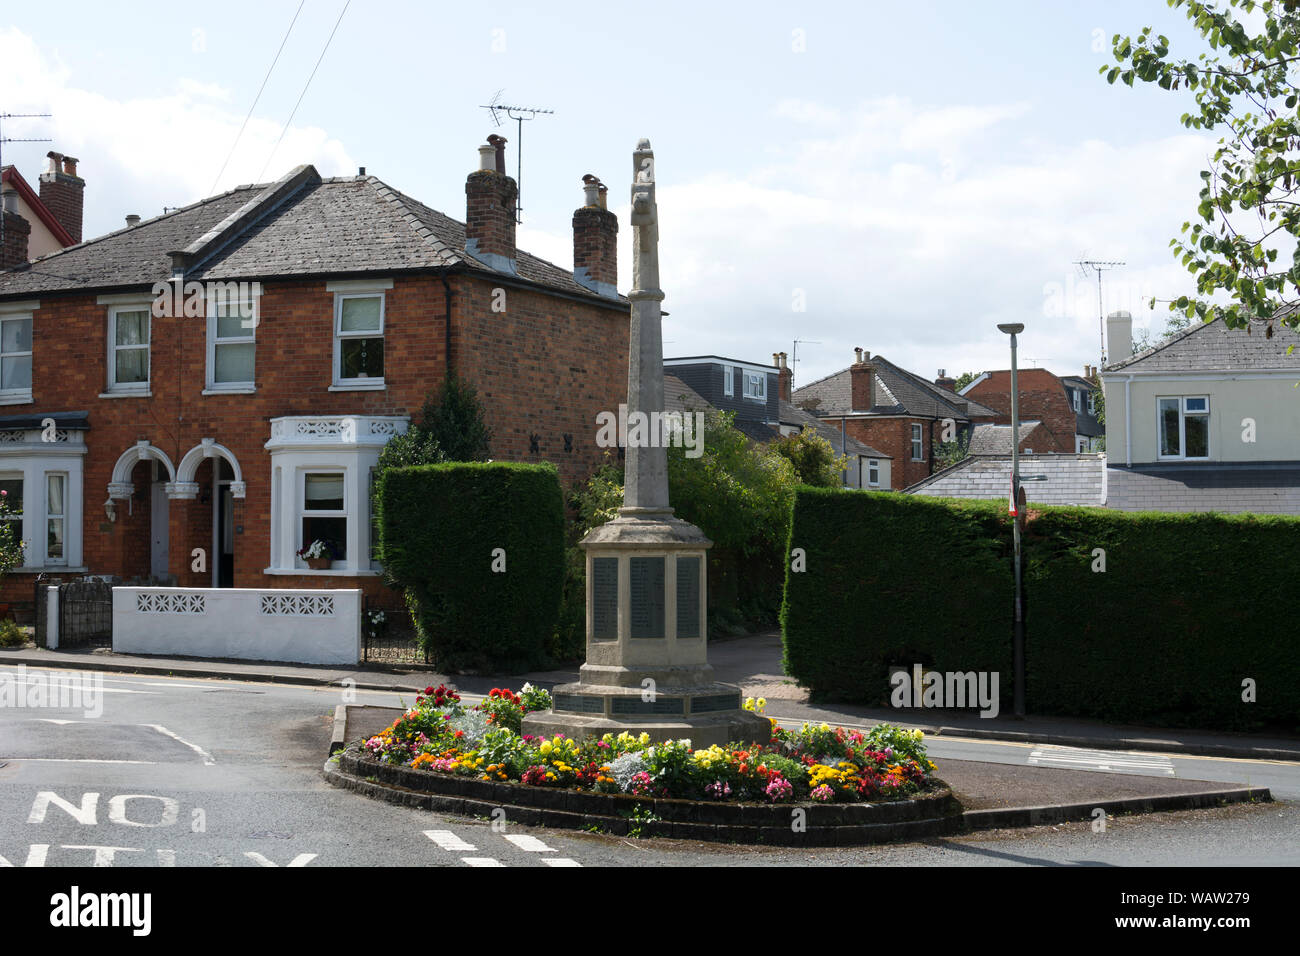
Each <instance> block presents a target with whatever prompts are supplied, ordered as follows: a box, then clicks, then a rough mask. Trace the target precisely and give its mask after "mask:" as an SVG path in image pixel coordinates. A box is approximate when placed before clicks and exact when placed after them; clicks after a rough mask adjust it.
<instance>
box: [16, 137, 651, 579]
mask: <svg viewBox="0 0 1300 956" xmlns="http://www.w3.org/2000/svg"><path fill="white" fill-rule="evenodd" d="M503 146H504V141H499V142H498V143H497V144H496V146H495V148H494V147H493V146H484V147H480V150H479V166H480V168H479V169H477V170H475V171H473V172H472V173H470V174H469V176H468V177H467V180H466V182H465V186H464V189H465V193H466V218H465V222H463V223H462V222H460V221H457V220H455V219H452V218H450V217H449V216H446V215H444V214H443V213H440V212H438V211H436V210H434V209H431V208H430V207H428V206H426V205H424V204H423V203H421V202H419V201H417V200H415V199H413V198H411V197H409V196H406V195H404V194H402V193H400V192H398V191H397V190H395V189H392V188H391V187H389V186H388V185H386V184H385V183H383V182H382V181H380V180H379V179H377V178H376V177H374V176H368V175H365V173H364V171H362V172H361V173H360V174H359V175H357V176H349V177H337V178H330V179H324V178H322V177H320V176H319V175H318V174H317V172H316V170H315V169H313V168H312V167H310V166H305V167H299V168H298V169H296V170H294V171H293V172H291V173H290V174H289V175H287V176H285V177H284V178H283V179H281V180H279V181H277V182H274V183H270V184H264V185H257V186H243V187H239V188H237V189H234V190H231V191H230V192H227V193H223V194H222V195H219V196H213V197H211V198H209V199H205V200H203V201H201V202H198V203H194V204H193V205H190V206H186V207H184V208H181V209H178V210H175V211H172V212H170V213H168V214H166V215H163V216H159V217H156V218H154V219H150V220H148V221H145V222H141V223H138V224H136V225H132V226H129V227H128V228H126V229H122V230H119V231H117V232H114V233H111V234H109V235H106V236H102V237H100V238H98V239H95V240H92V241H89V242H84V243H81V244H79V245H76V246H73V247H71V248H68V249H65V250H60V251H58V252H55V253H52V254H50V255H46V256H44V257H42V258H40V259H38V260H37V262H36V264H35V266H34V267H30V268H29V267H25V266H20V267H18V268H15V269H12V270H10V271H7V272H0V332H2V333H3V334H2V335H0V403H3V404H4V405H7V406H10V408H9V409H7V410H9V411H11V412H12V413H13V414H11V415H9V416H0V482H3V483H5V484H4V487H6V489H7V490H10V491H11V495H13V496H14V497H15V499H18V498H21V503H22V515H21V518H19V519H17V520H20V521H21V523H22V526H23V536H24V538H25V539H26V540H27V541H28V542H29V546H28V550H27V555H26V564H25V566H24V568H23V569H22V570H21V572H20V573H15V574H11V575H9V576H8V577H7V578H6V580H5V582H4V588H3V597H0V600H10V601H23V600H30V599H31V594H32V582H33V578H34V576H35V575H36V574H37V573H40V572H46V573H47V574H69V575H72V574H77V573H94V574H108V575H114V576H117V577H120V578H137V577H149V576H151V575H152V576H155V577H164V576H165V577H167V578H169V579H172V580H174V581H176V582H178V583H179V584H180V585H182V586H186V587H212V586H232V585H233V586H236V587H260V588H267V587H272V588H274V587H360V588H362V589H364V590H365V591H366V592H367V594H375V593H376V592H378V591H379V590H380V588H381V585H380V577H379V574H380V571H379V568H378V566H377V564H376V563H375V561H374V559H373V546H374V540H373V531H372V523H371V518H372V516H371V514H370V488H371V482H372V480H373V468H374V465H375V463H376V461H377V459H378V455H379V451H380V449H381V448H382V446H383V445H384V443H385V442H386V441H387V440H388V439H389V438H390V437H391V436H392V435H394V434H397V433H399V432H401V431H403V430H405V428H406V427H407V425H408V423H409V421H410V418H411V416H412V414H415V413H418V410H419V408H420V407H421V405H422V403H423V402H424V400H425V397H426V396H427V395H428V394H429V392H430V391H432V390H434V389H436V388H437V386H438V385H439V384H440V383H441V382H442V381H443V380H444V377H445V376H446V375H447V373H448V372H454V373H456V374H457V375H459V376H461V377H463V378H464V379H467V380H468V381H470V382H471V383H473V384H474V385H475V386H477V388H478V391H479V395H480V398H481V399H482V401H483V402H484V404H485V406H486V416H487V421H488V424H489V425H490V426H491V427H492V429H493V430H494V437H493V441H492V448H491V453H492V455H493V457H495V458H498V459H507V460H515V461H543V460H550V461H553V462H555V464H556V465H557V467H558V469H559V471H560V475H561V477H562V479H563V480H564V481H565V482H566V483H573V482H577V481H579V480H582V479H584V478H585V477H586V476H587V475H588V474H589V473H590V471H591V470H592V469H593V468H594V467H595V466H596V465H597V463H598V462H599V461H600V459H601V455H602V449H600V448H598V447H597V446H596V443H595V438H596V426H595V422H596V415H597V413H598V412H600V411H606V410H613V409H617V407H618V404H619V402H621V401H624V400H625V399H626V389H627V352H628V302H627V300H626V299H624V298H622V297H620V296H619V295H618V293H617V291H616V288H615V287H616V283H617V268H616V235H617V230H618V223H617V218H616V217H615V215H614V214H613V213H612V212H609V211H608V210H607V209H606V208H604V204H603V199H602V197H601V193H600V191H599V189H598V187H599V183H598V182H595V181H593V182H591V183H588V184H587V186H586V187H585V195H584V203H583V205H582V206H581V207H580V208H579V209H578V210H577V211H576V212H575V213H574V216H573V230H574V269H573V270H572V271H570V270H569V269H566V268H563V267H560V266H557V265H555V264H553V263H550V262H547V261H545V260H542V259H539V258H537V257H535V256H532V255H529V254H528V253H526V252H524V251H522V250H519V249H516V247H515V209H514V206H515V203H514V200H515V195H516V185H515V182H514V180H513V179H511V178H510V177H508V176H506V175H505V174H504V172H503V170H504V156H503V153H502V150H503ZM172 279H176V280H178V281H179V282H181V283H182V284H181V285H178V286H168V285H167V283H168V281H169V280H172ZM190 282H196V283H204V284H205V285H204V286H202V287H201V288H202V289H204V290H207V291H204V292H203V293H202V294H201V295H199V296H198V297H197V298H196V300H195V301H196V304H197V308H196V309H195V310H194V311H193V312H190V313H189V314H185V312H187V311H189V310H182V311H171V312H170V313H167V312H166V311H164V313H163V314H159V313H158V311H157V309H156V307H157V305H158V303H159V301H160V297H159V296H158V294H157V291H158V286H157V285H156V284H159V283H161V284H162V286H161V288H163V289H167V288H174V289H177V290H178V291H179V290H184V289H185V288H187V287H186V286H185V285H184V284H183V283H190ZM209 283H211V284H220V286H221V287H222V288H227V289H234V290H236V292H237V294H238V296H239V297H240V298H239V299H238V300H237V301H235V302H227V303H225V304H223V303H222V302H221V301H220V300H219V299H215V298H212V297H210V291H211V289H212V288H213V287H214V286H212V285H207V284H209ZM196 288H200V287H197V286H196ZM187 301H188V299H187ZM245 314H247V315H248V316H249V318H245V317H244V315H245ZM51 422H52V423H53V425H54V427H49V428H47V427H46V426H47V425H49V424H50V423H51ZM316 538H321V539H324V540H328V541H331V542H332V543H333V544H334V545H335V546H336V551H337V553H336V554H335V555H334V560H333V562H332V564H331V566H330V567H329V568H328V569H323V570H312V569H310V568H308V567H307V565H306V563H305V562H304V561H303V559H301V558H299V557H298V556H297V554H296V552H297V550H298V549H299V548H301V547H303V546H304V545H305V544H309V543H310V542H311V541H312V540H314V539H316ZM200 551H201V552H203V555H202V560H200V559H199V552H200Z"/></svg>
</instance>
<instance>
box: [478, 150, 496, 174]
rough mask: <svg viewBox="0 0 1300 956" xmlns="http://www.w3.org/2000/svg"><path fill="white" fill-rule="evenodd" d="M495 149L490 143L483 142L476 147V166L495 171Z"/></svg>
mask: <svg viewBox="0 0 1300 956" xmlns="http://www.w3.org/2000/svg"><path fill="white" fill-rule="evenodd" d="M496 155H497V151H496V150H495V149H493V148H492V144H491V143H484V144H483V145H482V146H480V147H479V148H478V168H479V169H486V170H488V171H489V172H496V168H497V160H496Z"/></svg>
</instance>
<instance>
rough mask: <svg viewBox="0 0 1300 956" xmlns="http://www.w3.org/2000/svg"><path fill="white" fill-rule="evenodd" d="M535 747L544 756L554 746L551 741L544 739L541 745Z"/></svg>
mask: <svg viewBox="0 0 1300 956" xmlns="http://www.w3.org/2000/svg"><path fill="white" fill-rule="evenodd" d="M537 749H538V751H539V752H540V753H541V755H542V756H543V757H545V756H547V755H548V754H549V753H550V752H551V751H552V750H553V749H554V748H553V747H552V746H551V742H550V741H549V740H548V741H546V743H544V744H542V745H541V746H540V747H538V748H537Z"/></svg>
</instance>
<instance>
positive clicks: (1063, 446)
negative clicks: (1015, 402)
mask: <svg viewBox="0 0 1300 956" xmlns="http://www.w3.org/2000/svg"><path fill="white" fill-rule="evenodd" d="M1085 373H1086V375H1085V377H1082V378H1081V377H1079V376H1067V377H1066V378H1060V377H1058V376H1056V375H1054V374H1052V373H1051V372H1049V371H1048V370H1047V369H1045V368H1022V369H1019V370H1017V373H1016V378H1017V386H1018V388H1019V391H1020V408H1019V412H1020V420H1021V421H1022V422H1030V421H1035V422H1039V423H1040V424H1041V426H1042V427H1041V430H1040V432H1039V434H1038V435H1036V436H1035V439H1034V441H1033V444H1032V446H1031V447H1033V449H1034V451H1037V452H1060V453H1063V454H1066V453H1072V452H1087V451H1098V450H1100V439H1101V438H1102V436H1103V435H1104V434H1105V428H1103V427H1102V425H1101V423H1100V422H1099V421H1098V420H1097V407H1096V392H1097V390H1098V388H1099V386H1098V385H1097V384H1096V382H1095V376H1096V369H1094V368H1091V367H1089V368H1087V369H1085ZM961 394H962V395H963V396H965V397H967V398H970V399H973V400H975V401H978V402H980V403H982V404H984V405H986V406H988V407H989V408H992V409H995V410H996V411H997V417H996V418H995V419H993V421H994V422H995V423H996V424H998V425H1010V424H1011V370H1010V369H1001V370H999V371H994V372H983V373H981V374H980V375H978V376H976V377H975V379H974V380H972V381H971V382H970V383H969V384H968V385H967V386H966V387H965V388H963V389H962V390H961ZM1008 451H1009V449H1008Z"/></svg>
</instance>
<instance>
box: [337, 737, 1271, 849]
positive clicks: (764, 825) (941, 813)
mask: <svg viewBox="0 0 1300 956" xmlns="http://www.w3.org/2000/svg"><path fill="white" fill-rule="evenodd" d="M323 773H324V776H325V779H326V781H327V782H328V783H330V784H331V785H333V786H336V787H341V788H344V789H347V790H352V791H353V792H356V793H361V794H363V795H365V796H368V797H371V798H373V799H378V800H384V801H386V802H388V803H395V804H398V805H400V806H407V807H412V808H414V809H420V810H430V811H435V812H440V813H453V814H460V815H464V816H481V817H488V816H491V815H492V813H493V811H495V810H497V809H503V810H505V812H506V818H507V819H508V820H509V821H511V822H514V823H518V824H522V825H524V826H550V827H561V828H566V829H584V830H585V829H590V828H591V827H592V826H596V827H599V828H600V829H602V830H604V831H606V832H609V833H613V834H616V835H626V834H627V833H628V832H629V829H630V828H631V827H633V826H636V827H639V829H640V832H641V835H642V836H657V837H668V838H673V839H682V840H706V841H714V842H731V843H760V844H766V845H770V846H860V845H863V844H871V843H887V842H895V841H914V840H923V839H929V838H931V837H937V836H951V835H955V834H959V833H966V832H974V831H980V830H992V829H1001V828H1014V827H1031V826H1042V825H1045V824H1057V823H1065V822H1069V821H1074V820H1092V819H1094V818H1095V817H1094V814H1095V811H1096V810H1097V809H1098V808H1100V809H1102V810H1104V811H1105V813H1106V814H1107V815H1108V816H1116V815H1119V814H1125V813H1157V812H1162V811H1171V810H1195V809H1201V808H1206V807H1216V806H1220V805H1222V804H1224V803H1246V802H1250V801H1255V800H1259V801H1266V802H1267V801H1271V800H1272V794H1271V792H1270V791H1269V789H1268V788H1267V787H1246V788H1236V789H1229V790H1206V791H1199V792H1196V793H1180V794H1167V795H1164V796H1155V797H1128V798H1124V799H1119V800H1098V801H1091V802H1088V803H1074V804H1057V805H1044V806H1034V807H1009V808H1003V809H994V810H966V811H964V812H962V811H961V810H960V804H959V803H958V802H957V800H956V799H955V798H954V797H953V796H952V793H951V792H950V791H948V790H947V789H945V790H942V791H940V792H937V793H935V794H933V795H929V796H926V797H922V798H919V799H916V800H909V801H899V802H897V803H883V804H813V805H809V804H802V805H798V804H772V805H768V804H727V803H703V802H696V801H691V800H654V799H651V798H645V797H631V796H626V795H622V794H593V793H587V792H582V791H576V790H564V789H559V788H556V789H549V788H541V787H524V786H522V785H519V784H501V783H494V782H491V781H483V780H475V779H471V778H467V777H451V776H446V775H442V774H435V773H432V772H430V771H418V770H411V769H410V768H408V767H394V766H391V765H387V764H381V763H379V762H378V761H374V760H368V759H365V758H360V757H358V756H357V755H356V754H353V753H346V752H345V753H343V754H340V755H339V760H338V766H335V765H334V758H331V759H330V760H329V761H327V762H326V764H325V766H324V768H323ZM362 774H367V775H368V776H362ZM410 775H416V776H414V777H412V776H410ZM384 778H387V779H384ZM398 780H405V781H407V782H410V783H416V784H422V785H424V788H422V789H416V788H413V787H408V786H403V785H402V784H401V783H398V782H396V781H398ZM430 785H432V786H438V787H445V788H446V791H447V792H432V791H430V790H428V789H427V788H428V786H430ZM512 798H522V799H523V800H528V799H530V798H531V800H532V801H533V802H534V803H536V804H539V805H533V806H526V805H522V800H521V802H520V803H515V802H513V801H512ZM545 804H549V805H545ZM637 806H640V807H643V808H644V809H645V810H646V811H647V812H648V813H649V814H652V815H653V816H654V817H656V818H658V819H656V820H654V821H651V822H641V821H635V820H632V819H630V817H629V816H622V815H620V811H623V812H627V811H630V810H632V809H633V808H634V807H637ZM794 809H803V810H804V811H805V813H806V818H805V823H806V829H804V830H803V831H800V832H796V831H794V830H793V829H792V827H791V825H790V821H791V819H792V817H791V815H790V811H791V810H794ZM925 811H930V814H929V815H924V813H925ZM936 811H937V812H936ZM665 814H666V815H667V817H668V818H665ZM814 815H815V817H816V818H815V817H814ZM691 816H694V817H696V819H693V820H692V819H690V817H691ZM672 817H683V819H672ZM891 817H892V819H890V818H891ZM836 821H838V822H836Z"/></svg>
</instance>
